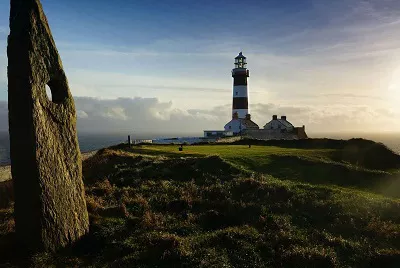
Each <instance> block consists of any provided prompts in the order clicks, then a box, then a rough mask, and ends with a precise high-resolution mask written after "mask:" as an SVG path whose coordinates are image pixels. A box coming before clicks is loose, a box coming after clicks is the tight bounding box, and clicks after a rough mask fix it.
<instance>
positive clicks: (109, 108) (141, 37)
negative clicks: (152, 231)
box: [0, 0, 400, 133]
mask: <svg viewBox="0 0 400 268" xmlns="http://www.w3.org/2000/svg"><path fill="white" fill-rule="evenodd" d="M42 5H43V8H44V11H45V13H46V15H47V18H48V21H49V24H50V27H51V30H52V33H53V36H54V39H55V42H56V45H57V47H58V50H59V53H60V55H61V59H62V61H63V65H64V68H65V71H66V74H67V77H68V80H69V84H70V89H71V92H72V94H73V96H74V98H75V103H76V108H77V114H78V130H80V131H95V132H110V131H114V132H115V131H124V132H147V131H153V132H154V131H160V132H161V131H164V132H165V131H167V132H177V130H178V132H179V131H182V132H199V133H201V131H202V130H203V129H223V126H224V125H225V124H226V123H227V122H228V121H229V120H230V119H231V106H232V77H231V69H232V68H233V62H234V58H235V57H236V56H237V54H238V53H239V52H240V51H243V54H244V55H245V56H246V57H247V61H248V68H249V70H250V78H249V101H250V113H251V114H252V118H253V120H254V121H255V122H256V123H258V124H259V126H260V127H263V126H264V125H265V124H266V123H267V122H268V121H270V119H271V118H272V115H273V114H278V115H287V117H288V120H289V121H290V122H292V123H293V124H294V125H296V126H302V125H306V130H308V131H309V132H341V131H343V132H348V131H355V132H371V131H372V132H379V131H396V132H400V121H399V120H398V118H399V116H400V1H398V0H335V1H331V0H263V1H252V0H248V1H235V0H231V1H218V0H213V1H208V0H204V1H181V0H174V1H153V0H146V1H128V0H114V1H106V0H96V1H94V0H85V1H81V0H58V1H54V0H42ZM8 17H9V1H7V0H0V130H7V129H8V126H7V103H6V101H7V55H6V47H7V35H8V33H9V28H8Z"/></svg>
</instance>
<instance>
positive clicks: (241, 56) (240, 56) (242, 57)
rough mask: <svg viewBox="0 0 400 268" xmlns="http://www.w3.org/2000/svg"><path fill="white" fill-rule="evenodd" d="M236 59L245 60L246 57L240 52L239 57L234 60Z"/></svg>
mask: <svg viewBox="0 0 400 268" xmlns="http://www.w3.org/2000/svg"><path fill="white" fill-rule="evenodd" d="M236 59H246V57H245V56H243V53H242V51H240V53H239V55H238V56H237V57H236V58H235V60H236Z"/></svg>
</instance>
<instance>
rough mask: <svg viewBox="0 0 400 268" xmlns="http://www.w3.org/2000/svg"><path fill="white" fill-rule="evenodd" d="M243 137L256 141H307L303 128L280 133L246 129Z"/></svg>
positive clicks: (272, 130)
mask: <svg viewBox="0 0 400 268" xmlns="http://www.w3.org/2000/svg"><path fill="white" fill-rule="evenodd" d="M243 137H246V138H249V139H257V140H300V139H307V134H306V132H305V130H304V128H302V127H301V128H295V129H294V130H293V131H291V132H282V131H281V130H275V129H246V130H245V131H244V132H243Z"/></svg>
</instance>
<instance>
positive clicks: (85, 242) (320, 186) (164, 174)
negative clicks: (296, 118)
mask: <svg viewBox="0 0 400 268" xmlns="http://www.w3.org/2000/svg"><path fill="white" fill-rule="evenodd" d="M249 143H253V145H252V146H251V148H249V146H248V144H249ZM399 158H400V157H399V156H398V155H396V154H394V153H392V152H391V151H390V150H388V149H387V148H385V147H384V146H382V145H379V144H376V143H373V142H369V141H362V140H352V141H348V142H335V141H328V140H326V141H325V142H323V141H314V142H309V143H308V144H306V143H298V144H297V148H296V144H294V143H291V142H288V141H278V142H275V144H271V143H270V144H265V143H261V142H256V141H253V142H250V141H241V142H239V143H238V144H234V145H228V144H222V145H198V146H184V149H183V151H182V152H180V151H178V146H172V145H164V146H155V145H148V146H144V145H143V146H135V147H132V148H128V147H127V146H126V145H119V146H114V147H111V148H108V149H103V150H100V151H99V152H98V153H97V154H96V155H95V156H93V157H91V158H89V159H88V160H86V161H85V162H84V177H85V186H86V194H87V205H88V210H89V212H90V218H91V230H90V234H89V235H88V236H87V237H85V238H84V239H82V241H80V242H79V243H78V244H76V245H74V246H73V247H71V248H69V249H65V250H63V251H61V252H58V253H56V254H44V253H42V254H37V255H35V256H33V257H32V258H21V257H19V256H17V255H15V251H16V249H15V248H14V247H13V245H12V241H13V232H14V224H13V219H12V208H11V207H7V208H4V209H2V210H0V219H1V225H0V254H1V255H2V258H1V261H0V264H3V265H9V266H11V265H21V266H26V265H32V266H37V267H42V266H52V265H53V266H96V267H97V266H100V267H101V266H103V267H104V266H115V267H366V266H368V267H398V265H399V263H400V200H399V196H400V187H399V186H400V176H399V175H400V174H399V167H400V160H399ZM374 159H375V161H374Z"/></svg>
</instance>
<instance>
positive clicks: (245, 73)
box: [225, 52, 259, 135]
mask: <svg viewBox="0 0 400 268" xmlns="http://www.w3.org/2000/svg"><path fill="white" fill-rule="evenodd" d="M249 76H250V72H249V70H248V69H247V61H246V57H245V56H244V55H243V53H242V52H240V53H239V55H238V56H237V57H236V58H235V68H234V69H233V70H232V77H233V100H232V120H231V121H230V122H229V123H228V124H226V125H225V131H231V132H233V133H234V134H236V135H237V134H240V133H241V132H242V131H243V130H245V129H259V127H258V125H257V124H256V123H254V122H253V121H251V116H250V114H249V99H248V88H247V78H248V77H249Z"/></svg>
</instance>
